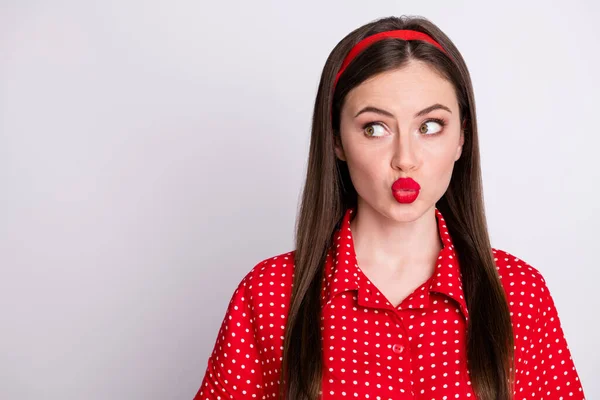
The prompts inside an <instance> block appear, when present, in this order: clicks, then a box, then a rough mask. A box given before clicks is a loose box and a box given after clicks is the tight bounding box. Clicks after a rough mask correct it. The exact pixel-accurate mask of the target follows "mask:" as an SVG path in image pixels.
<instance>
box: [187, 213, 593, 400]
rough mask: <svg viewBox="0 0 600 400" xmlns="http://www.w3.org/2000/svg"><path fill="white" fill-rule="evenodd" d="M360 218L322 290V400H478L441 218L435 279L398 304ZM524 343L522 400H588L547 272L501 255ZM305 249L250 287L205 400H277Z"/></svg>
mask: <svg viewBox="0 0 600 400" xmlns="http://www.w3.org/2000/svg"><path fill="white" fill-rule="evenodd" d="M354 212H355V211H354V210H352V209H350V210H348V211H347V212H346V213H345V215H344V218H343V220H342V223H341V226H340V229H339V230H338V231H337V232H336V233H335V235H334V237H333V239H334V240H333V244H332V246H331V248H330V249H329V252H328V254H327V258H326V263H325V266H324V273H323V282H322V290H321V305H322V315H321V321H320V329H321V343H322V350H323V366H324V368H323V379H322V392H321V395H322V397H321V398H322V399H344V398H348V399H377V400H384V399H385V400H388V399H390V400H391V399H423V400H425V399H427V400H437V399H440V400H448V399H468V398H473V399H474V398H475V395H474V392H473V389H472V386H471V381H470V380H469V371H468V369H467V361H466V348H465V346H466V343H465V335H466V325H467V324H468V322H469V313H468V309H467V307H466V302H465V299H464V295H463V288H462V282H461V275H460V267H459V264H458V260H457V257H456V253H455V250H454V246H453V244H452V240H451V237H450V235H449V233H448V229H447V227H446V225H445V221H444V218H443V216H442V214H441V212H440V211H439V210H438V209H436V218H437V222H438V228H439V229H438V230H439V233H440V237H441V239H442V242H443V244H444V247H443V249H442V250H441V251H440V254H439V257H438V260H437V268H436V270H435V272H434V274H433V275H432V276H431V278H430V279H428V280H427V281H426V282H424V283H423V284H422V285H421V286H420V287H419V288H417V289H416V290H415V291H414V292H413V293H412V294H411V295H409V296H408V297H407V298H406V299H404V300H403V301H402V302H401V303H400V304H399V305H398V306H397V307H394V306H393V305H392V304H391V303H390V302H389V301H388V300H387V298H386V297H385V296H384V295H383V294H382V293H381V292H380V291H379V289H378V288H377V287H376V286H375V285H374V284H373V283H372V282H371V281H370V280H369V279H368V278H367V277H366V275H365V274H364V273H363V272H362V271H361V269H360V267H359V266H358V264H357V262H356V255H355V253H354V245H353V240H352V232H351V231H350V220H351V216H352V214H353V213H354ZM492 250H493V253H494V257H495V261H496V265H497V269H498V272H499V275H500V278H501V281H502V284H503V287H504V289H505V292H506V294H507V299H508V301H509V307H510V310H511V319H512V323H513V330H514V334H515V361H516V364H515V374H516V375H515V377H516V381H515V400H525V399H533V400H535V399H552V400H554V399H577V400H581V399H583V398H584V395H583V390H582V387H581V384H580V381H579V378H578V375H577V372H576V370H575V367H574V364H573V361H572V359H571V355H570V352H569V349H568V346H567V343H566V341H565V338H564V334H563V331H562V329H561V326H560V321H559V319H558V315H557V312H556V308H555V306H554V303H553V301H552V298H551V296H550V293H549V291H548V288H547V286H546V283H545V281H544V279H543V278H542V276H541V275H540V273H539V272H538V271H537V270H535V269H534V268H533V267H531V266H530V265H528V264H527V263H525V262H524V261H522V260H519V259H518V258H516V257H514V256H512V255H510V254H509V253H507V252H505V251H502V250H498V249H492ZM293 260H294V252H293V251H292V252H289V253H284V254H281V255H278V256H275V257H271V258H269V259H266V260H264V261H261V262H260V263H258V264H257V265H256V266H255V267H254V268H253V269H252V270H251V271H250V272H249V273H248V274H247V275H246V276H245V277H244V278H243V279H242V281H241V282H240V284H239V286H238V287H237V289H236V291H235V292H234V294H233V296H232V298H231V301H230V303H229V306H228V308H227V313H226V315H225V318H224V320H223V323H222V325H221V329H220V331H219V334H218V336H217V339H216V343H215V346H214V350H213V352H212V354H211V357H210V359H209V360H208V366H207V369H206V372H205V375H204V379H203V381H202V384H201V386H200V389H199V391H198V392H197V394H196V397H195V399H196V400H201V399H275V398H277V391H278V388H279V383H280V382H279V374H280V368H281V360H282V351H283V337H284V329H285V323H286V320H287V312H288V308H289V301H290V295H291V289H292V279H293V271H294V264H293Z"/></svg>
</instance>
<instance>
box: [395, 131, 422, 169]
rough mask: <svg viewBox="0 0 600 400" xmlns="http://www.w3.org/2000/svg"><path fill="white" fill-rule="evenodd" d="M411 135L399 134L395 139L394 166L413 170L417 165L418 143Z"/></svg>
mask: <svg viewBox="0 0 600 400" xmlns="http://www.w3.org/2000/svg"><path fill="white" fill-rule="evenodd" d="M415 141H416V139H414V138H411V135H409V134H406V135H402V134H399V135H397V136H396V138H395V140H394V144H393V146H394V150H393V155H392V168H395V169H400V170H402V171H412V170H414V169H415V168H416V167H417V164H418V155H417V149H416V147H417V143H414V142H415Z"/></svg>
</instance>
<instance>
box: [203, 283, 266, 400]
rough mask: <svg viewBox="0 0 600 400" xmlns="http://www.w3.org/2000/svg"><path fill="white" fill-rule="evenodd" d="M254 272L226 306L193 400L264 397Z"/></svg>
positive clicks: (240, 285) (239, 286)
mask: <svg viewBox="0 0 600 400" xmlns="http://www.w3.org/2000/svg"><path fill="white" fill-rule="evenodd" d="M251 279H252V278H251V274H248V275H247V276H246V277H244V279H243V280H242V281H241V282H240V284H239V285H238V287H237V289H236V290H235V292H234V293H233V296H232V298H231V300H230V302H229V305H228V307H227V312H226V313H225V317H224V319H223V322H222V323H221V328H220V330H219V333H218V336H217V339H216V342H215V345H214V348H213V351H212V353H211V355H210V357H209V359H208V365H207V368H206V372H205V374H204V378H203V380H202V384H201V385H200V389H199V390H198V392H197V393H196V396H195V397H194V400H225V399H254V398H259V399H260V398H262V371H261V361H260V351H259V348H258V347H257V342H258V341H257V338H256V335H255V329H254V318H253V312H252V307H251V306H250V301H251V300H252V298H251V296H250V295H249V294H250V292H249V289H250V288H251V286H250V282H251Z"/></svg>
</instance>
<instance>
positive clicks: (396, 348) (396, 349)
mask: <svg viewBox="0 0 600 400" xmlns="http://www.w3.org/2000/svg"><path fill="white" fill-rule="evenodd" d="M392 351H393V352H394V353H396V354H400V353H402V352H403V351H404V346H402V345H399V344H395V345H393V346H392Z"/></svg>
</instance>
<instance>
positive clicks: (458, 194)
mask: <svg viewBox="0 0 600 400" xmlns="http://www.w3.org/2000/svg"><path fill="white" fill-rule="evenodd" d="M395 29H412V30H416V31H420V32H424V33H427V34H428V35H430V36H431V37H432V38H433V39H434V40H436V41H437V42H438V43H440V44H441V45H442V46H443V48H444V49H446V51H447V52H448V53H449V55H450V58H449V57H448V56H447V55H445V54H443V52H441V51H440V50H439V49H437V48H435V47H434V46H431V45H430V44H427V43H423V42H420V41H405V40H399V39H386V40H382V41H379V42H376V43H374V44H372V45H371V46H370V47H368V48H367V49H365V50H364V51H363V52H362V53H361V54H359V55H358V56H357V57H356V58H355V59H354V60H353V61H352V63H351V64H350V65H349V66H348V68H347V69H346V71H345V72H344V74H343V75H342V76H341V77H340V79H339V81H338V83H337V86H336V88H335V92H334V93H332V91H333V82H334V79H335V75H336V73H337V72H338V70H339V68H340V66H341V64H342V61H343V59H344V57H345V56H346V54H347V53H348V52H349V51H350V49H351V48H352V47H353V46H354V45H355V44H356V43H357V42H359V41H360V40H361V39H363V38H365V37H366V36H370V35H373V34H376V33H379V32H383V31H389V30H395ZM411 60H417V61H421V62H425V63H426V64H427V65H428V66H430V67H432V68H433V69H434V70H435V71H437V72H438V73H439V74H441V76H443V77H444V78H445V79H447V80H448V81H449V82H451V83H452V84H453V86H454V89H455V92H456V96H457V98H458V104H459V109H460V119H461V121H465V123H466V125H465V132H464V135H465V138H464V144H463V150H462V153H461V157H460V158H459V159H458V160H457V161H456V163H455V166H454V169H453V173H452V178H451V180H450V184H449V186H448V189H447V191H446V192H445V194H444V195H443V196H442V197H441V198H440V200H439V201H438V202H437V203H436V206H437V207H438V208H439V209H440V211H441V212H442V214H443V215H444V219H445V220H446V222H447V227H448V230H449V232H450V235H451V236H452V239H453V242H454V246H455V248H456V252H457V255H458V258H459V260H458V261H459V263H460V267H461V273H462V280H463V288H464V294H465V299H466V303H467V308H468V310H469V319H470V321H469V323H468V325H467V332H466V335H467V338H466V346H467V364H468V368H469V372H470V379H471V383H472V386H473V390H474V391H475V394H476V397H477V398H478V399H480V400H498V399H499V400H509V399H511V398H512V393H513V386H512V385H513V381H514V375H513V374H514V367H513V362H514V338H513V331H512V325H511V320H510V312H509V308H508V304H507V301H506V297H505V293H504V289H503V287H502V284H501V282H500V278H499V276H498V274H497V270H496V264H495V261H494V257H493V253H492V249H491V244H490V239H489V235H488V230H487V224H486V218H485V211H484V202H483V193H482V181H481V166H480V159H479V142H478V139H477V122H476V114H475V101H474V97H473V86H472V83H471V77H470V75H469V71H468V69H467V66H466V64H465V62H464V60H463V58H462V56H461V54H460V53H459V51H458V49H457V48H456V47H455V45H454V44H453V43H452V41H451V40H450V39H449V38H448V37H447V36H446V35H445V34H444V33H443V32H442V31H441V30H440V29H439V28H438V27H437V26H436V25H434V24H433V23H432V22H430V21H429V20H427V19H426V18H423V17H407V16H402V17H387V18H381V19H378V20H375V21H373V22H370V23H368V24H366V25H364V26H362V27H360V28H357V29H356V30H354V31H352V32H351V33H349V34H348V35H347V36H346V37H345V38H344V39H342V40H341V41H340V42H339V43H338V44H337V45H336V46H335V48H334V49H333V50H332V52H331V54H330V55H329V57H328V59H327V61H326V63H325V66H324V68H323V72H322V75H321V79H320V83H319V88H318V92H317V97H316V100H315V105H314V112H313V120H312V132H311V141H310V150H309V156H308V165H307V172H306V182H305V185H304V189H303V193H302V200H301V204H300V208H299V213H298V218H297V221H296V235H295V241H296V243H295V244H296V249H295V254H294V280H293V288H292V295H291V299H290V308H289V314H288V319H287V324H286V330H285V336H284V345H283V359H282V368H281V376H280V393H279V394H280V398H283V399H289V400H315V399H318V398H319V392H320V390H321V383H322V372H323V359H322V358H323V349H322V344H321V331H320V324H319V321H320V319H321V304H320V289H321V284H322V278H323V266H324V262H325V258H326V254H327V251H328V248H329V247H330V245H331V243H332V239H333V233H334V232H335V230H336V229H338V228H339V223H340V221H341V219H342V217H343V215H344V212H345V210H346V209H347V208H348V207H354V206H356V204H357V193H356V190H355V188H354V186H353V185H352V181H351V180H350V175H349V172H348V168H347V165H346V163H345V162H343V161H341V160H339V159H338V158H337V157H336V155H335V152H334V140H336V138H337V139H339V134H340V133H339V125H340V111H341V108H342V105H343V102H344V99H345V97H346V95H347V94H348V92H349V91H350V90H352V89H353V88H354V87H356V86H357V85H359V84H360V83H362V82H364V81H365V80H366V79H368V78H369V77H371V76H374V75H376V74H379V73H382V72H385V71H389V70H392V69H398V68H402V67H403V66H405V65H406V64H407V63H408V62H409V61H411Z"/></svg>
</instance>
